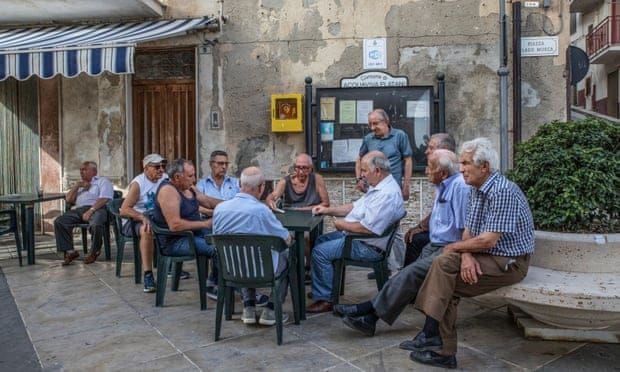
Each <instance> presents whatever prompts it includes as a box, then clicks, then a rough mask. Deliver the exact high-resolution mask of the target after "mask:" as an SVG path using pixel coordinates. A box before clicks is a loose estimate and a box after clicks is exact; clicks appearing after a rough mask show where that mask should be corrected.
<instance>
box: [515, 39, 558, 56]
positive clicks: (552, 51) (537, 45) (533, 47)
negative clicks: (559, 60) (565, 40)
mask: <svg viewBox="0 0 620 372" xmlns="http://www.w3.org/2000/svg"><path fill="white" fill-rule="evenodd" d="M558 54H559V48H558V37H557V36H537V37H522V38H521V57H544V56H557V55H558Z"/></svg>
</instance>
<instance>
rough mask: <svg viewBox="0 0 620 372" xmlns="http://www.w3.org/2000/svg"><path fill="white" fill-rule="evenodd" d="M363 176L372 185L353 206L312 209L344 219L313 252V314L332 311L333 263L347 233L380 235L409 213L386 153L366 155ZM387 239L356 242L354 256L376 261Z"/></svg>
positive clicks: (337, 223)
mask: <svg viewBox="0 0 620 372" xmlns="http://www.w3.org/2000/svg"><path fill="white" fill-rule="evenodd" d="M360 174H361V175H362V178H363V180H365V181H366V182H368V185H369V186H370V187H369V189H368V192H367V193H366V194H365V195H364V196H363V197H362V198H360V199H358V200H357V201H356V202H354V203H352V204H346V205H342V206H336V207H324V206H317V207H314V209H313V210H312V211H313V213H314V214H326V215H331V216H337V217H345V218H343V219H337V220H336V221H335V226H336V229H338V230H339V231H335V232H332V233H329V234H326V235H322V236H321V237H319V238H318V239H317V245H316V246H315V247H314V249H313V251H312V298H313V299H314V301H315V302H314V303H313V304H312V305H310V306H309V307H308V309H307V311H308V312H310V313H322V312H327V311H331V310H332V304H331V298H332V293H331V292H332V278H333V276H334V268H333V265H332V261H333V260H335V259H337V258H340V257H342V250H343V248H344V240H345V234H346V233H353V234H376V235H381V234H383V232H384V231H385V230H386V229H387V228H388V227H389V226H390V225H392V224H393V223H394V222H396V221H397V220H400V219H401V218H402V217H403V216H404V215H405V214H406V212H405V207H404V203H403V198H402V194H401V192H400V187H399V186H398V183H397V182H396V180H395V179H394V177H392V175H391V174H390V163H389V161H388V159H387V157H386V156H385V154H383V153H381V152H379V151H371V152H369V153H368V154H366V155H364V157H363V158H362V161H361V173H360ZM388 239H389V237H384V238H374V239H356V240H354V241H353V246H352V250H351V255H352V257H353V258H354V259H357V260H368V261H371V260H376V259H378V258H380V257H381V255H382V253H383V251H384V250H385V249H386V248H387V247H386V244H387V241H388Z"/></svg>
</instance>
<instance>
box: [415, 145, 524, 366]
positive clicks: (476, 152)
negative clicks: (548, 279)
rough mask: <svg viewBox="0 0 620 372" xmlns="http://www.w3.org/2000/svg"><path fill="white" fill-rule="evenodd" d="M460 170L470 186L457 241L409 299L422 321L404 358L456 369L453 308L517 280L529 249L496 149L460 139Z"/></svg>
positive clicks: (519, 206)
mask: <svg viewBox="0 0 620 372" xmlns="http://www.w3.org/2000/svg"><path fill="white" fill-rule="evenodd" d="M460 161H461V173H463V178H464V179H465V182H466V183H467V184H468V185H471V186H472V187H473V190H472V193H471V197H470V199H469V207H468V208H469V209H468V212H467V220H466V222H465V230H464V232H463V240H462V241H460V242H455V243H451V244H448V245H446V246H445V247H444V251H443V254H442V255H441V256H439V257H437V258H436V259H435V261H434V262H433V264H432V266H431V268H430V270H429V272H428V275H427V277H426V280H425V281H424V284H422V287H421V288H420V294H419V296H418V298H417V299H416V302H415V307H416V309H418V310H420V311H422V312H423V313H424V314H425V315H426V322H425V324H424V328H423V330H422V332H420V333H419V334H418V335H417V336H416V337H415V338H414V339H413V340H412V341H411V342H410V346H411V350H413V351H412V352H411V354H410V356H409V357H410V358H411V359H412V360H414V361H417V362H420V363H424V364H430V365H435V366H440V367H444V368H445V367H447V368H456V357H455V355H456V350H457V336H456V307H457V305H458V303H459V300H460V298H461V297H473V296H478V295H481V294H484V293H487V292H490V291H492V290H494V289H497V288H500V287H504V286H508V285H511V284H514V283H517V282H520V281H521V280H523V278H524V277H525V276H526V275H527V270H528V266H529V258H530V255H531V254H532V253H533V252H534V223H533V219H532V213H531V212H530V207H529V205H528V202H527V199H526V197H525V195H523V192H522V191H521V189H519V187H518V186H517V185H515V184H514V183H513V182H511V181H509V180H508V179H507V178H506V177H504V176H503V175H502V174H500V173H499V171H498V170H497V166H498V163H499V160H498V156H497V152H496V151H495V150H494V149H493V147H492V145H491V142H490V141H489V140H488V139H486V138H477V139H475V140H472V141H469V142H465V143H464V144H463V146H462V149H461V158H460Z"/></svg>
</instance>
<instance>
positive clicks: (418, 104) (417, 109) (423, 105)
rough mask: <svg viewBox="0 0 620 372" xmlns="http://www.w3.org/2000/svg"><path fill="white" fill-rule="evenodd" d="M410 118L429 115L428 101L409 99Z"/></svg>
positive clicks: (408, 113)
mask: <svg viewBox="0 0 620 372" xmlns="http://www.w3.org/2000/svg"><path fill="white" fill-rule="evenodd" d="M407 117H408V118H427V117H429V107H428V101H426V100H425V101H407Z"/></svg>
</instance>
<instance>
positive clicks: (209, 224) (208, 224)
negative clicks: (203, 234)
mask: <svg viewBox="0 0 620 372" xmlns="http://www.w3.org/2000/svg"><path fill="white" fill-rule="evenodd" d="M204 223H205V228H206V229H211V228H213V218H209V219H206V220H204Z"/></svg>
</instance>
